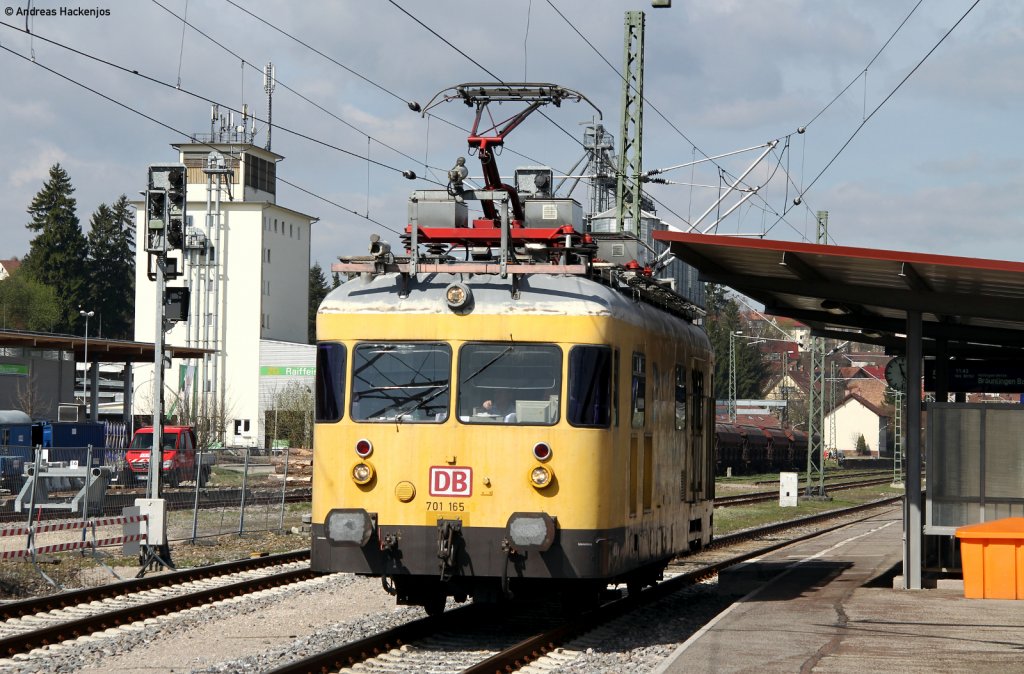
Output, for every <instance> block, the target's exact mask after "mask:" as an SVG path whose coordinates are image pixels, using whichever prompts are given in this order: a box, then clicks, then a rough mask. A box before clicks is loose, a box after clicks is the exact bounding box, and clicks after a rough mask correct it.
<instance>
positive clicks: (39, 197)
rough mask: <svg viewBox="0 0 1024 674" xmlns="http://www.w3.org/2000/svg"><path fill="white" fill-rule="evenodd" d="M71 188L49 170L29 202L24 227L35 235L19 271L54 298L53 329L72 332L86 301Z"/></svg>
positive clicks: (81, 241)
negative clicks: (44, 286) (47, 177)
mask: <svg viewBox="0 0 1024 674" xmlns="http://www.w3.org/2000/svg"><path fill="white" fill-rule="evenodd" d="M74 192H75V188H74V187H73V186H72V185H71V178H70V177H69V176H68V174H67V172H66V171H65V170H64V169H63V168H62V167H61V165H60V164H54V165H53V166H52V167H50V178H49V180H48V181H47V182H46V183H45V184H44V185H43V188H42V189H41V190H40V191H39V192H38V193H37V194H36V196H35V197H34V198H33V199H32V203H31V205H29V207H28V214H29V215H30V216H32V221H31V222H29V223H28V224H27V225H26V227H27V228H28V229H30V230H31V231H33V232H36V236H35V238H34V239H32V243H31V244H30V246H29V252H28V255H27V256H26V257H25V260H24V262H23V270H24V271H25V272H27V274H28V275H29V276H30V277H31V278H32V279H34V280H35V281H37V282H39V283H42V284H43V285H46V286H50V287H51V288H53V290H54V292H55V293H56V295H57V307H58V311H59V314H58V317H57V320H56V321H55V323H54V326H53V329H54V330H55V331H57V332H64V333H73V332H75V329H76V324H77V322H78V318H79V315H78V309H79V306H81V305H82V304H83V302H87V301H88V299H87V294H88V293H87V288H86V267H85V264H86V257H87V255H88V248H87V245H88V244H87V243H86V240H85V236H84V235H83V234H82V227H81V225H80V224H79V222H78V216H77V215H76V214H75V207H76V202H75V199H74V197H73V196H72V194H74Z"/></svg>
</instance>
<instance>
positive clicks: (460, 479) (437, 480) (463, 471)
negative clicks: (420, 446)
mask: <svg viewBox="0 0 1024 674" xmlns="http://www.w3.org/2000/svg"><path fill="white" fill-rule="evenodd" d="M472 491H473V469H472V468H464V467H461V466H451V467H449V466H431V467H430V495H431V496H469V495H470V494H472Z"/></svg>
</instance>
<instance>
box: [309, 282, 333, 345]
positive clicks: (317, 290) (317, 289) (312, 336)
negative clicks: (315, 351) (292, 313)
mask: <svg viewBox="0 0 1024 674" xmlns="http://www.w3.org/2000/svg"><path fill="white" fill-rule="evenodd" d="M330 289H331V287H330V286H329V285H327V276H326V275H325V274H324V270H323V268H322V267H321V266H320V263H319V262H315V263H313V266H312V267H310V268H309V329H308V333H309V334H308V337H309V343H310V344H316V312H317V310H318V309H319V308H320V303H321V302H323V301H324V298H325V297H327V293H328V292H329V291H330Z"/></svg>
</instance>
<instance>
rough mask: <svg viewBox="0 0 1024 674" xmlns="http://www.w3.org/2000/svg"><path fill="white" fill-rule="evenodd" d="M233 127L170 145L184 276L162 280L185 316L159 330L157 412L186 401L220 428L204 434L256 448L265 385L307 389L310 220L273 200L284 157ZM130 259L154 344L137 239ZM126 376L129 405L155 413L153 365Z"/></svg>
mask: <svg viewBox="0 0 1024 674" xmlns="http://www.w3.org/2000/svg"><path fill="white" fill-rule="evenodd" d="M231 135H233V136H234V137H232V138H225V137H224V134H223V133H222V134H220V135H219V136H216V137H213V138H212V140H213V141H214V142H210V143H204V142H196V143H183V144H177V145H172V147H174V148H175V149H176V150H177V151H178V156H179V159H178V161H179V162H180V163H182V164H184V165H185V167H186V169H187V175H188V178H187V183H188V184H187V201H188V205H187V227H186V237H185V239H186V250H185V252H184V256H183V257H184V260H183V261H182V260H181V258H180V257H179V262H178V264H179V267H180V268H182V269H183V274H182V275H181V276H180V277H179V278H178V279H177V280H173V281H169V282H168V284H167V285H168V287H176V286H187V287H189V288H190V289H191V302H190V309H189V319H188V321H183V322H179V323H177V324H175V325H174V327H173V328H172V329H170V330H169V331H168V332H167V333H166V348H167V350H168V351H169V352H170V353H171V355H172V364H171V367H170V369H168V370H167V371H166V372H165V376H164V381H165V389H164V399H165V405H164V410H165V413H166V414H167V415H168V416H174V415H176V414H179V413H180V412H181V410H182V409H183V408H189V409H191V410H192V414H193V416H194V417H196V418H199V419H208V420H213V421H215V422H216V426H222V428H220V429H217V428H214V429H212V430H211V432H210V440H211V441H216V440H218V439H219V440H220V441H221V442H223V443H224V445H226V446H265V443H267V442H269V438H268V437H267V435H266V433H267V431H268V429H267V426H266V418H267V411H268V410H270V409H272V408H273V406H274V399H273V398H274V393H275V392H276V391H280V390H282V389H283V388H284V387H286V386H288V385H289V384H298V385H300V386H307V387H309V389H310V390H312V386H313V372H314V368H315V349H316V347H315V346H314V345H310V344H307V325H308V316H307V307H308V304H309V268H310V230H311V226H312V224H313V223H314V222H316V221H317V218H314V217H312V216H310V215H306V214H305V213H300V212H298V211H294V210H291V209H289V208H285V207H283V206H279V205H278V204H277V162H279V161H281V160H282V159H283V157H282V156H281V155H278V154H275V153H273V152H270V151H269V150H265V149H262V148H259V147H256V146H255V145H252V144H251V142H248V139H247V135H246V134H245V133H244V132H242V133H240V134H237V135H235V134H231ZM211 136H214V135H213V134H211ZM222 140H229V141H235V142H217V141H222ZM218 155H219V156H218ZM211 167H212V168H214V169H215V170H213V171H211V170H209V169H211ZM218 206H219V207H218ZM144 211H145V208H144V207H143V206H142V205H140V207H139V208H138V215H137V221H136V232H137V238H136V240H137V241H143V240H144V239H145V237H144V236H143V232H144V229H143V227H144V226H145V223H144V220H143V218H144V215H145V213H144ZM179 255H180V254H179ZM135 262H136V273H135V288H136V291H135V339H137V340H139V341H147V342H151V341H153V339H154V337H155V335H154V330H155V324H156V316H155V314H154V311H155V308H156V297H155V293H156V291H155V284H154V283H153V282H152V281H150V280H149V278H148V277H147V272H148V267H149V259H148V255H147V253H146V251H145V250H144V249H143V246H138V250H137V252H136V260H135ZM175 346H192V347H200V348H208V349H211V350H213V352H214V353H213V355H211V356H210V357H208V358H206V359H204V360H203V361H200V362H197V361H194V360H193V361H187V362H186V361H180V360H173V350H174V347H175ZM134 380H135V387H134V396H133V397H134V410H135V413H136V414H152V410H153V404H152V400H153V397H152V396H153V394H152V381H153V366H152V365H140V366H136V370H135V372H134ZM147 382H148V384H149V385H148V386H147ZM189 391H191V393H189ZM270 432H271V433H272V432H273V431H272V429H270Z"/></svg>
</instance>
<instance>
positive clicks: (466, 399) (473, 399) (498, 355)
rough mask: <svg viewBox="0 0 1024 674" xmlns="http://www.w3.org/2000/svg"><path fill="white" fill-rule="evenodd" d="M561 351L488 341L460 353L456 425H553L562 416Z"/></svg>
mask: <svg viewBox="0 0 1024 674" xmlns="http://www.w3.org/2000/svg"><path fill="white" fill-rule="evenodd" d="M561 392H562V350H561V349H560V348H558V347H557V346H554V345H548V344H511V343H501V342H488V343H478V344H466V345H465V346H463V347H462V349H461V350H460V351H459V396H458V415H459V420H460V421H462V422H465V423H469V424H517V425H551V424H555V423H558V419H559V416H560V411H561V410H560V406H559V400H560V398H559V396H560V395H561Z"/></svg>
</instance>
